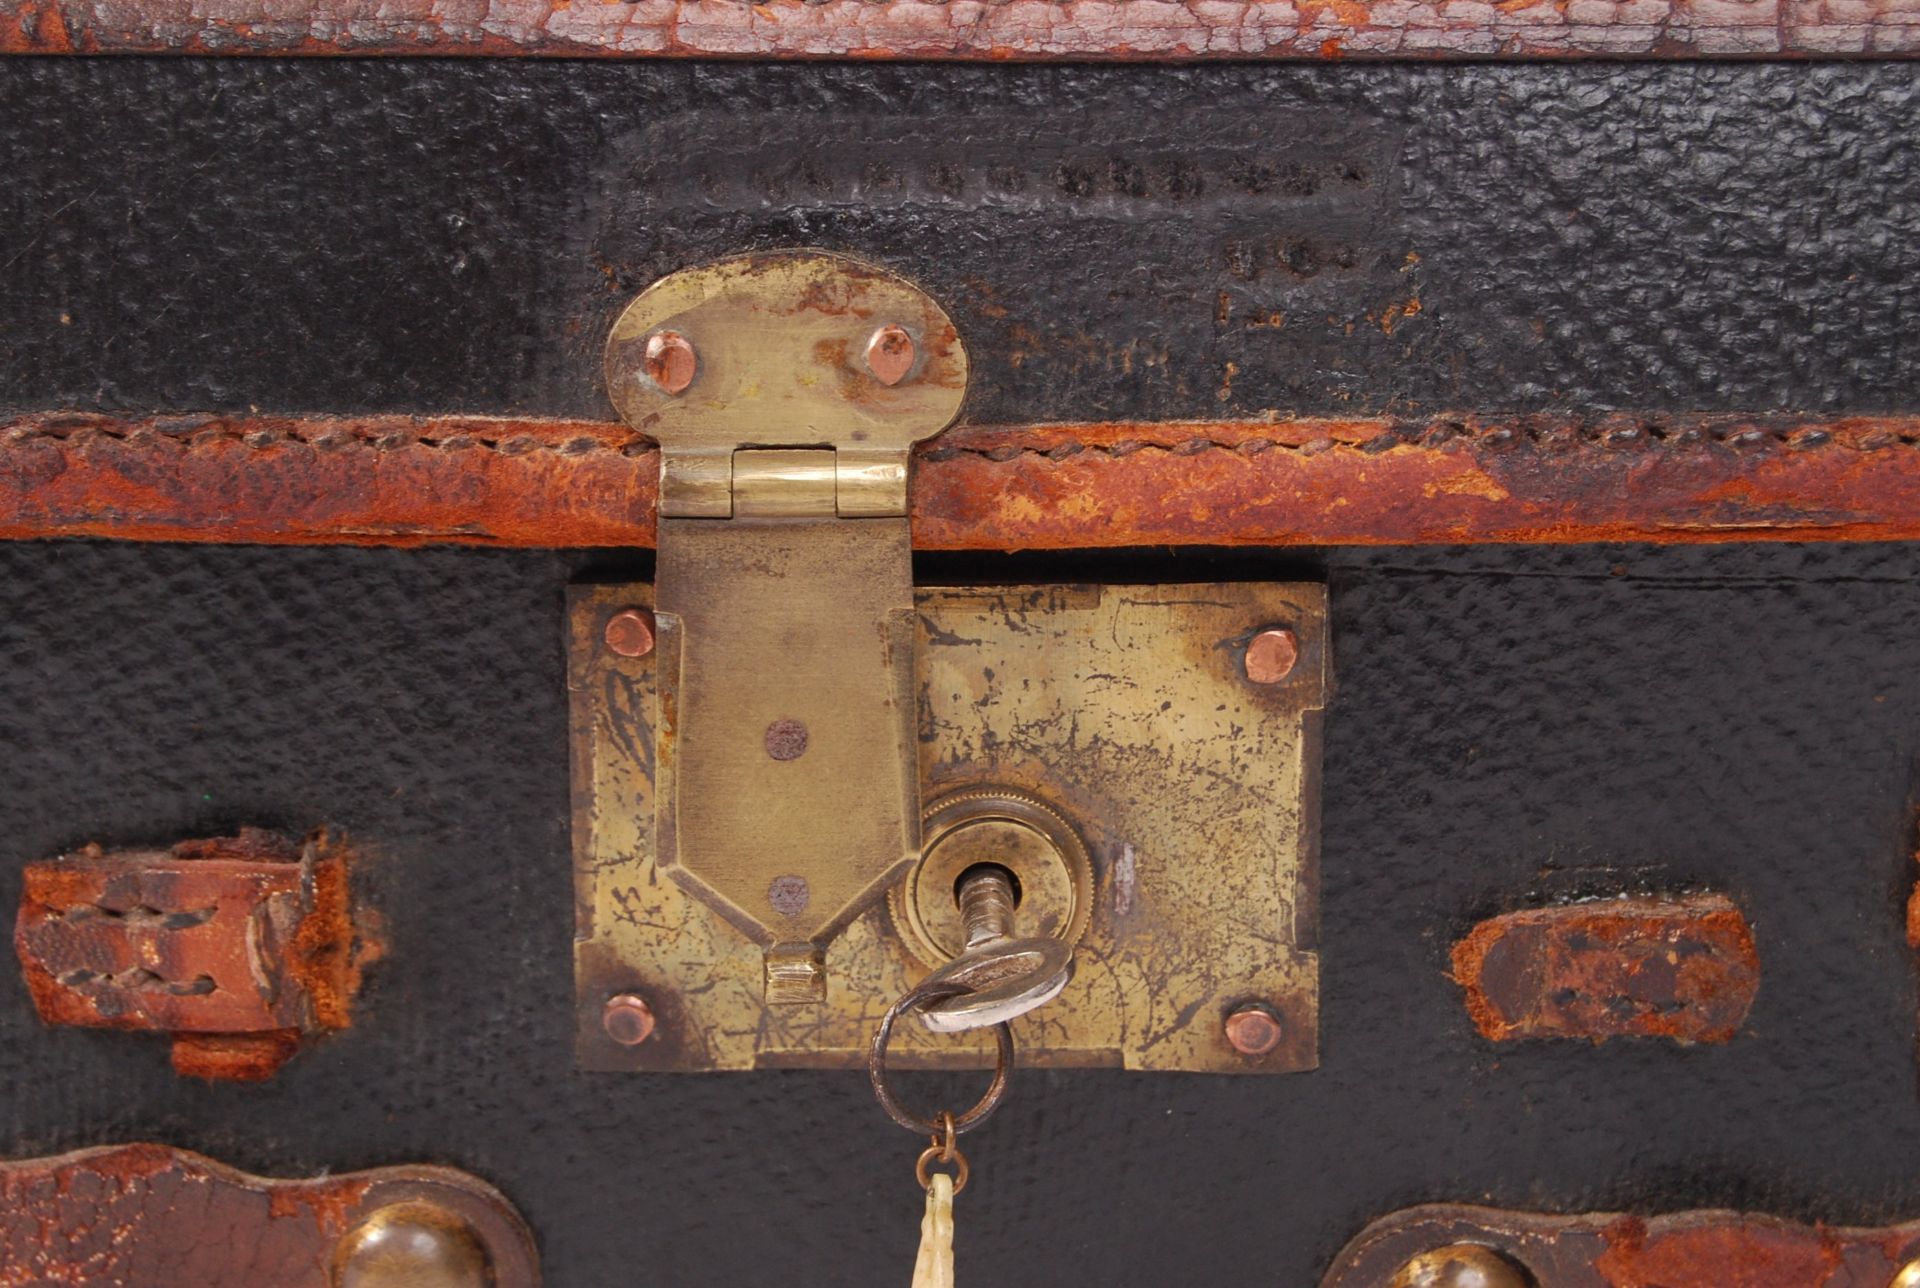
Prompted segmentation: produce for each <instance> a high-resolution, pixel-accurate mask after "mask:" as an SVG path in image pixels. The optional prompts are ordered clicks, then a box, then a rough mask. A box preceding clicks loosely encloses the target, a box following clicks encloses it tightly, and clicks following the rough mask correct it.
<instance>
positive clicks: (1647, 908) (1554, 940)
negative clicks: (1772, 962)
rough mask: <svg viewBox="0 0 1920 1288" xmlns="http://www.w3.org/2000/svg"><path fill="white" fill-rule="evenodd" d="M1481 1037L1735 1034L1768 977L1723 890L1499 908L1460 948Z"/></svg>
mask: <svg viewBox="0 0 1920 1288" xmlns="http://www.w3.org/2000/svg"><path fill="white" fill-rule="evenodd" d="M1453 971H1454V978H1455V979H1456V980H1457V981H1458V982H1459V984H1460V986H1461V988H1463V989H1464V990H1465V991H1466V1004H1467V1012H1468V1014H1470V1015H1471V1016H1472V1017H1473V1022H1474V1025H1475V1027H1477V1028H1478V1029H1479V1030H1480V1033H1481V1035H1482V1036H1484V1037H1486V1038H1488V1039H1490V1040H1492V1041H1496V1042H1509V1041H1514V1040H1516V1039H1520V1038H1584V1039H1587V1040H1589V1041H1593V1042H1604V1041H1606V1040H1607V1039H1609V1038H1620V1037H1662V1038H1671V1039H1673V1040H1675V1041H1677V1042H1726V1041H1729V1040H1731V1039H1732V1038H1733V1036H1734V1034H1736V1033H1737V1032H1739V1030H1740V1026H1741V1024H1743V1023H1744V1022H1745V1021H1746V1018H1747V1012H1748V1011H1749V1010H1751V1009H1752V1007H1753V1000H1754V995H1755V994H1756V993H1757V992H1758V991H1759V987H1760V957H1759V953H1758V952H1757V951H1756V949H1755V947H1754V941H1753V930H1752V928H1751V927H1750V926H1749V925H1748V924H1747V919H1746V917H1745V916H1743V915H1742V914H1741V912H1740V909H1739V908H1737V907H1736V906H1734V903H1733V901H1732V900H1730V899H1728V898H1727V897H1726V896H1724V895H1718V894H1697V895H1685V896H1681V897H1678V898H1665V899H1662V898H1641V899H1598V900H1593V901H1591V902H1585V903H1572V904H1563V905H1559V906H1556V907H1548V908H1527V909H1523V910H1520V911H1517V912H1509V913H1505V914H1503V915H1501V916H1498V917H1492V918H1489V919H1488V920H1486V921H1483V922H1481V923H1480V924H1479V925H1477V926H1475V927H1474V928H1473V930H1472V931H1471V932H1470V933H1469V934H1468V935H1467V936H1466V938H1464V939H1462V940H1461V941H1460V942H1459V943H1458V944H1456V945H1454V949H1453Z"/></svg>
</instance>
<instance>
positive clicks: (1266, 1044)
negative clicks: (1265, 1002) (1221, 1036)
mask: <svg viewBox="0 0 1920 1288" xmlns="http://www.w3.org/2000/svg"><path fill="white" fill-rule="evenodd" d="M1225 1028H1226V1032H1227V1041H1228V1042H1229V1043H1231V1044H1232V1046H1233V1049H1234V1050H1236V1051H1238V1052H1239V1053H1240V1054H1241V1055H1265V1054H1267V1052H1269V1051H1271V1050H1273V1049H1274V1048H1275V1047H1277V1046H1279V1045H1280V1017H1279V1016H1278V1015H1275V1014H1274V1013H1273V1010H1272V1008H1270V1007H1266V1006H1262V1005H1260V1004H1259V1003H1257V1002H1256V1003H1251V1004H1249V1005H1246V1006H1242V1007H1239V1008H1238V1009H1236V1010H1235V1011H1234V1012H1233V1014H1231V1015H1229V1016H1228V1017H1227V1022H1226V1025H1225Z"/></svg>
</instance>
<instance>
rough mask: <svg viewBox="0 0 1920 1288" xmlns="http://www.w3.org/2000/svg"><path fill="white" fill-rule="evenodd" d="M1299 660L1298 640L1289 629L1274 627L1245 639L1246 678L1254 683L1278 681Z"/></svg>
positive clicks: (1274, 682)
mask: <svg viewBox="0 0 1920 1288" xmlns="http://www.w3.org/2000/svg"><path fill="white" fill-rule="evenodd" d="M1299 660H1300V641H1299V640H1298V639H1296V638H1295V636H1294V633H1293V632H1292V631H1290V630H1286V629H1284V628H1280V627H1275V628H1274V629H1273V630H1267V631H1261V632H1260V633H1259V634H1258V635H1256V636H1254V637H1253V638H1252V639H1251V640H1248V641H1247V678H1248V679H1249V680H1252V681H1253V682H1254V683H1255V684H1278V683H1280V681H1282V680H1284V679H1286V678H1287V677H1288V676H1289V675H1291V674H1292V673H1293V664H1294V663H1295V662H1298V661H1299Z"/></svg>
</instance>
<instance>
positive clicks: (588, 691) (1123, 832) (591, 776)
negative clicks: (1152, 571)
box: [569, 584, 1327, 1073]
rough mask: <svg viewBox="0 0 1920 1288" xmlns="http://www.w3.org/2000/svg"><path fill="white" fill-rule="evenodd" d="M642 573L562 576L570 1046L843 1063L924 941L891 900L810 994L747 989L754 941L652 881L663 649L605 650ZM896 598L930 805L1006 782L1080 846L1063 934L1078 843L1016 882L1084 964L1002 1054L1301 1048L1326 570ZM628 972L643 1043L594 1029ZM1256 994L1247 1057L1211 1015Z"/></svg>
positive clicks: (983, 1039)
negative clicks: (911, 649) (1250, 645)
mask: <svg viewBox="0 0 1920 1288" xmlns="http://www.w3.org/2000/svg"><path fill="white" fill-rule="evenodd" d="M645 594H646V588H645V587H643V586H582V587H576V588H575V589H574V590H573V591H572V592H571V601H570V606H569V619H570V623H571V627H570V629H571V643H570V650H569V676H570V680H569V687H570V690H571V696H572V720H573V788H574V847H575V848H574V873H575V890H576V896H577V897H576V912H577V917H578V928H577V938H576V955H575V965H576V983H577V989H578V994H577V995H578V1005H579V1010H578V1025H577V1030H576V1032H577V1044H576V1054H577V1058H578V1060H579V1063H580V1064H581V1065H582V1066H584V1067H586V1068H591V1069H627V1070H675V1071H698V1070H709V1069H745V1068H755V1067H771V1066H813V1067H833V1068H858V1067H863V1065H864V1061H865V1058H866V1051H867V1044H868V1042H869V1040H870V1039H871V1037H872V1034H873V1030H874V1026H875V1024H876V1023H877V1022H878V1020H879V1018H880V1015H881V1013H882V1012H883V1011H884V1010H885V1009H886V1007H887V1005H888V1003H890V1002H891V1001H892V1000H893V999H894V998H896V997H898V996H899V995H900V994H901V993H902V992H904V991H905V990H906V989H907V987H908V986H909V985H910V984H912V983H914V982H917V981H918V980H919V979H920V978H921V977H922V976H923V975H924V974H925V973H926V971H927V969H928V967H929V965H932V964H933V963H931V962H926V961H922V960H921V956H920V955H921V954H923V953H927V952H929V951H933V952H938V951H940V950H939V949H930V947H929V941H928V937H927V935H924V934H922V935H916V936H912V937H909V936H907V935H906V934H903V932H902V930H901V927H900V923H899V922H898V921H897V920H896V917H897V910H895V909H891V908H890V907H888V906H886V905H884V904H883V905H882V906H877V907H869V908H868V909H866V910H865V911H864V912H863V913H861V914H860V915H859V916H857V917H856V918H855V919H854V920H853V922H852V923H851V924H850V925H849V926H848V927H847V928H846V930H845V931H844V932H843V933H841V934H840V935H839V936H838V937H837V938H835V939H833V940H832V941H830V942H829V943H828V944H827V945H826V946H825V967H826V969H825V976H826V989H825V995H824V1001H821V1002H816V1003H813V1004H805V1003H804V1002H798V1003H790V1004H784V1005H779V1006H770V1005H768V1004H767V1003H766V1001H765V998H764V982H763V978H762V975H763V966H762V956H761V952H760V950H759V948H758V946H757V945H755V944H754V943H753V942H752V941H751V940H750V939H749V938H748V937H747V936H746V935H745V934H743V933H741V932H740V931H738V930H736V929H735V928H734V927H733V926H731V925H730V924H729V923H728V922H727V921H726V920H725V919H724V918H722V917H720V916H719V915H717V914H716V913H715V912H713V911H712V910H710V909H709V908H708V907H707V906H706V905H705V904H703V903H702V902H701V901H700V900H698V899H697V898H694V897H692V896H691V895H689V894H688V893H687V892H686V891H685V890H683V889H682V888H681V887H680V886H678V885H677V884H675V883H674V882H673V881H671V880H668V879H667V878H666V877H665V876H664V874H663V873H662V872H661V871H660V868H659V865H658V862H657V856H656V854H655V852H654V849H653V827H652V812H653V809H654V805H655V800H656V796H655V778H656V772H657V771H656V766H657V764H658V762H659V760H660V758H661V756H662V754H663V751H662V748H661V746H660V743H661V741H662V740H663V739H665V738H668V737H671V736H672V734H671V729H672V726H671V725H670V724H668V723H666V722H664V721H663V720H662V719H661V714H660V709H659V708H660V703H661V695H660V691H659V688H658V686H657V683H656V680H655V667H656V665H657V659H658V658H659V656H660V655H661V653H660V651H656V653H655V654H653V655H649V656H646V657H639V658H625V657H620V656H618V655H615V654H612V653H611V652H610V651H609V650H607V649H606V648H605V647H604V646H603V645H602V644H601V640H600V634H601V630H602V623H604V621H605V620H606V616H607V614H608V613H609V612H610V611H613V610H615V609H617V608H620V607H626V606H630V605H633V604H636V603H641V602H644V600H643V596H644V595H645ZM914 603H915V605H916V610H917V611H916V623H917V626H916V629H917V642H916V650H915V651H916V654H917V674H916V679H915V707H916V721H915V728H916V731H917V732H916V740H915V754H916V759H917V768H918V772H919V777H920V783H921V788H922V791H923V793H924V795H925V797H926V799H927V800H928V801H929V802H930V808H938V806H939V803H940V802H942V801H944V800H951V799H953V798H955V795H956V794H957V793H965V792H966V791H967V790H968V789H973V788H992V789H995V790H996V791H1002V792H1004V791H1006V790H1012V791H1016V792H1019V793H1023V794H1025V795H1026V796H1030V797H1032V798H1034V799H1037V800H1040V801H1044V802H1046V804H1047V806H1048V807H1049V808H1050V809H1052V810H1055V811H1058V812H1059V814H1060V815H1062V816H1063V817H1065V818H1066V819H1067V820H1069V821H1070V822H1071V823H1072V825H1073V827H1074V829H1075V832H1076V834H1077V840H1078V841H1080V842H1083V843H1084V846H1085V851H1086V854H1087V855H1088V856H1090V862H1091V870H1090V872H1089V873H1087V874H1085V878H1086V885H1085V887H1084V889H1085V895H1084V897H1085V898H1086V900H1087V901H1088V902H1089V904H1090V906H1089V907H1088V908H1087V915H1086V919H1085V923H1084V929H1081V928H1080V927H1081V923H1080V921H1079V919H1078V917H1077V915H1076V911H1075V910H1076V907H1077V906H1078V905H1077V903H1076V901H1077V900H1079V899H1081V898H1082V897H1083V896H1082V894H1081V893H1080V890H1081V887H1080V884H1079V883H1080V881H1081V879H1082V878H1081V876H1080V875H1077V874H1076V872H1075V870H1074V868H1073V865H1072V864H1071V863H1069V864H1067V865H1066V866H1065V867H1064V868H1063V869H1062V871H1061V872H1060V873H1058V874H1053V875H1050V876H1047V877H1046V878H1044V879H1045V880H1046V881H1047V882H1049V883H1050V884H1049V885H1048V886H1047V888H1046V889H1044V890H1042V889H1040V888H1038V887H1037V888H1036V900H1037V902H1036V903H1035V904H1034V906H1033V908H1032V909H1030V910H1029V912H1030V915H1032V916H1034V917H1041V918H1047V917H1050V918H1052V919H1053V922H1052V924H1054V926H1055V929H1054V930H1053V931H1049V930H1048V929H1047V928H1046V927H1043V926H1041V925H1039V924H1038V923H1037V922H1036V924H1035V925H1034V927H1033V929H1036V930H1039V931H1041V932H1042V933H1064V934H1077V935H1079V937H1080V938H1079V947H1078V949H1077V954H1078V955H1077V962H1078V965H1077V969H1076V971H1075V975H1074V979H1073V981H1072V983H1071V984H1069V985H1068V987H1067V989H1066V991H1065V992H1064V993H1062V994H1061V995H1060V997H1059V998H1058V999H1057V1000H1055V1001H1053V1002H1051V1003H1049V1004H1048V1005H1047V1006H1046V1007H1045V1008H1043V1009H1042V1010H1040V1011H1037V1012H1035V1013H1034V1014H1033V1015H1031V1016H1028V1017H1023V1018H1022V1019H1021V1020H1019V1021H1016V1029H1017V1031H1018V1036H1019V1042H1020V1051H1021V1057H1020V1058H1021V1062H1022V1063H1023V1064H1035V1065H1052V1066H1076V1065H1078V1066H1120V1067H1126V1068H1130V1069H1184V1070H1203V1071H1215V1072H1224V1073H1253V1072H1283V1071H1288V1070H1296V1069H1306V1068H1312V1067H1313V1066H1314V1064H1315V1063H1316V1061H1317V1055H1318V1052H1317V1033H1318V1015H1317V1007H1318V969H1319V966H1318V955H1317V952H1316V936H1317V927H1318V913H1317V907H1316V902H1315V900H1316V895H1317V888H1318V855H1317V851H1316V833H1317V825H1316V819H1315V806H1314V799H1313V788H1312V784H1313V782H1314V780H1315V776H1316V774H1317V765H1318V721H1317V713H1318V711H1319V709H1320V708H1321V706H1322V705H1323V702H1324V699H1325V694H1326V658H1327V636H1326V601H1325V591H1324V589H1323V588H1321V587H1318V586H1304V585H1267V584H1233V585H1176V586H1093V585H1085V586H1034V587H990V588H972V587H960V588H942V589H935V588H924V587H923V588H920V589H918V590H916V591H915V593H914ZM1276 624H1283V625H1285V626H1286V627H1287V628H1289V629H1291V630H1292V631H1293V632H1294V633H1295V636H1296V638H1297V640H1298V644H1299V661H1298V662H1297V663H1296V664H1295V666H1294V667H1293V669H1292V671H1291V672H1290V673H1289V674H1288V675H1287V676H1286V678H1285V679H1284V680H1282V681H1280V682H1278V683H1275V684H1271V685H1255V684H1249V683H1248V682H1247V679H1246V676H1245V673H1244V669H1243V668H1244V666H1245V657H1244V652H1245V648H1246V645H1247V642H1248V640H1249V639H1250V638H1251V637H1252V635H1253V634H1254V633H1255V632H1257V631H1259V630H1262V629H1266V628H1268V627H1271V626H1274V625H1276ZM756 741H757V739H756ZM809 754H811V753H809ZM1005 830H1006V829H1004V828H996V827H984V828H982V829H980V832H981V838H982V839H981V844H982V845H985V846H988V847H989V851H988V853H989V857H991V858H992V859H993V860H994V861H996V862H1001V863H1004V864H1007V865H1010V866H1011V867H1019V866H1021V865H1023V864H1026V863H1028V862H1029V860H1032V859H1034V856H1036V855H1044V854H1045V853H1047V847H1046V846H1042V845H1037V844H1031V843H1028V841H1027V840H1025V839H1023V838H1020V837H1014V836H1010V835H1002V834H1001V833H1002V832H1004V831H1005ZM941 834H942V835H944V833H941ZM958 835H959V834H956V837H958ZM955 843H957V839H956V840H953V841H948V842H946V843H945V844H944V845H943V847H942V853H941V856H940V862H942V863H946V862H949V858H948V856H946V855H945V849H946V847H947V846H951V845H952V844H955ZM954 861H955V862H957V860H954ZM962 866H964V865H962ZM1056 887H1057V888H1056ZM895 902H897V900H896V901H895ZM933 931H934V933H933V936H932V941H931V942H937V941H938V940H939V939H940V936H939V934H938V933H937V927H935V928H933ZM1022 933H1026V931H1024V930H1023V931H1022ZM948 947H949V948H950V947H951V945H948ZM625 992H635V993H641V994H644V995H645V996H646V997H647V999H648V1002H649V1004H650V1006H651V1007H652V1010H653V1013H654V1015H655V1017H656V1019H657V1024H656V1027H655V1029H654V1031H653V1034H652V1036H651V1037H650V1038H649V1039H648V1040H647V1042H646V1043H644V1044H643V1045H640V1046H635V1047H626V1046H621V1045H620V1044H618V1043H617V1042H614V1041H612V1040H610V1039H609V1038H608V1037H607V1035H606V1032H605V1029H604V1026H603V1022H602V1011H603V1008H604V1005H605V1002H606V999H607V998H608V997H611V996H614V995H616V994H619V993H625ZM1249 1002H1257V1003H1258V1004H1260V1005H1263V1006H1267V1007H1271V1008H1272V1010H1273V1012H1274V1013H1275V1014H1276V1015H1278V1016H1279V1018H1280V1021H1281V1024H1280V1034H1281V1036H1280V1038H1279V1040H1278V1042H1277V1044H1276V1046H1275V1047H1274V1049H1273V1050H1272V1051H1271V1052H1269V1053H1268V1054H1267V1055H1266V1056H1265V1057H1264V1058H1262V1059H1259V1060H1250V1059H1249V1058H1248V1057H1247V1056H1245V1055H1243V1054H1241V1053H1240V1052H1239V1051H1237V1050H1236V1049H1235V1048H1234V1046H1233V1045H1232V1043H1231V1042H1230V1040H1229V1038H1228V1036H1227V1031H1226V1027H1227V1026H1226V1021H1227V1018H1228V1016H1229V1015H1231V1014H1232V1013H1233V1012H1234V1011H1235V1010H1236V1009H1238V1008H1240V1007H1243V1006H1245V1005H1247V1004H1248V1003H1249ZM893 1058H894V1060H895V1061H896V1062H897V1063H898V1064H900V1065H903V1066H912V1065H916V1064H918V1065H921V1066H941V1067H958V1068H986V1067H991V1065H992V1060H993V1056H992V1048H991V1045H990V1040H989V1039H988V1038H987V1036H986V1035H985V1034H971V1035H967V1036H965V1037H955V1036H935V1035H932V1034H929V1033H927V1032H925V1031H924V1030H923V1029H922V1028H921V1026H920V1025H918V1024H912V1025H902V1026H901V1027H900V1030H899V1031H898V1033H897V1040H896V1042H895V1045H894V1057H893Z"/></svg>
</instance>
